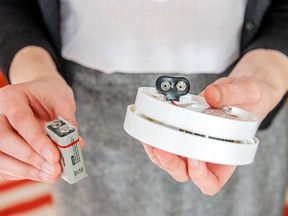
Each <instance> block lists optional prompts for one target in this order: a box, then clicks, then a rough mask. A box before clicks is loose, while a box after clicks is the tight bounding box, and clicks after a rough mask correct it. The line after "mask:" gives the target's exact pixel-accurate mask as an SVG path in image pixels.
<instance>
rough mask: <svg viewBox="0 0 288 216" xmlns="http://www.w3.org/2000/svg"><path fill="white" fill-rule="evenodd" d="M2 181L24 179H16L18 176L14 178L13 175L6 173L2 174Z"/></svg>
mask: <svg viewBox="0 0 288 216" xmlns="http://www.w3.org/2000/svg"><path fill="white" fill-rule="evenodd" d="M0 179H1V180H9V181H10V180H22V179H23V178H21V177H16V176H12V175H8V174H5V173H0Z"/></svg>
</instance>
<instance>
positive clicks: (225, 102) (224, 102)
mask: <svg viewBox="0 0 288 216" xmlns="http://www.w3.org/2000/svg"><path fill="white" fill-rule="evenodd" d="M204 97H205V99H206V101H207V103H208V104H209V105H210V106H212V107H215V108H222V107H224V106H239V107H241V106H245V105H247V104H251V103H255V102H257V100H259V98H260V90H259V86H258V84H257V82H255V81H253V80H248V79H242V80H240V79H239V80H234V81H232V82H230V83H214V84H211V85H209V86H208V87H207V88H206V89H205V91H204Z"/></svg>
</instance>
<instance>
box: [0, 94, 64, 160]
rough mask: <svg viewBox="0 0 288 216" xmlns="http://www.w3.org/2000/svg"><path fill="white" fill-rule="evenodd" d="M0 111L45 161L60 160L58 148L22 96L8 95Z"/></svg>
mask: <svg viewBox="0 0 288 216" xmlns="http://www.w3.org/2000/svg"><path fill="white" fill-rule="evenodd" d="M3 107H9V109H5V110H3ZM0 112H1V114H2V115H5V116H6V117H7V119H8V121H9V123H10V125H11V126H12V127H13V128H14V129H15V130H16V131H17V132H18V133H19V134H20V135H21V136H22V137H23V138H24V139H25V140H26V142H27V143H29V144H30V145H31V146H32V148H33V149H34V150H35V151H36V152H38V153H39V154H40V155H41V156H43V157H44V158H45V159H46V160H47V161H49V162H50V163H57V162H58V161H59V160H60V154H59V151H58V149H57V148H56V147H55V145H54V144H53V143H52V141H51V140H50V139H49V138H48V137H47V135H46V134H45V132H44V129H43V127H41V126H40V125H39V123H38V121H37V120H36V118H35V117H34V114H33V112H32V110H31V109H30V108H29V105H28V104H27V101H26V100H25V99H24V98H23V97H15V98H13V96H12V97H10V100H8V101H7V100H6V101H5V104H3V106H2V110H0Z"/></svg>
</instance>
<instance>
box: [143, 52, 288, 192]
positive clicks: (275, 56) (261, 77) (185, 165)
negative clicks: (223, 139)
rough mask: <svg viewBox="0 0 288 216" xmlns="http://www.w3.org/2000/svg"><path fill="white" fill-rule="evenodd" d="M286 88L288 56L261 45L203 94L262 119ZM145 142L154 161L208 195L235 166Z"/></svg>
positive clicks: (218, 104)
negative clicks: (197, 157) (184, 154)
mask: <svg viewBox="0 0 288 216" xmlns="http://www.w3.org/2000/svg"><path fill="white" fill-rule="evenodd" d="M287 89H288V59H287V57H286V56H284V55H283V54H282V53H279V52H277V51H272V50H262V49H259V50H253V51H250V52H248V53H247V54H245V55H244V56H243V57H242V59H241V60H240V61H239V63H238V64H237V65H236V67H235V68H234V69H233V71H232V72H231V74H230V75H229V77H225V78H221V79H218V80H216V81H215V82H214V83H212V84H211V85H209V86H208V87H207V88H206V89H205V90H204V91H203V92H202V93H201V94H202V95H204V96H205V99H206V101H207V102H208V103H209V105H210V106H212V107H215V108H222V107H224V106H236V107H239V108H242V109H244V110H247V111H249V112H251V113H253V114H255V115H256V116H258V118H259V121H260V122H261V121H262V120H263V119H264V118H265V116H266V115H267V114H268V113H269V112H270V111H271V110H272V109H273V108H274V107H275V106H276V105H277V104H278V103H279V101H280V100H281V98H282V97H283V95H284V94H285V93H286V92H287ZM143 145H144V149H145V151H146V153H147V154H148V156H149V158H150V160H151V161H152V162H153V163H155V164H156V165H158V166H159V167H160V168H161V169H163V170H165V171H166V172H167V173H168V174H170V175H171V176H172V177H173V178H174V179H175V180H177V181H179V182H186V181H190V180H192V181H193V182H194V183H195V184H196V185H197V186H198V187H199V189H200V190H201V191H202V192H203V193H204V194H207V195H215V194H216V193H218V192H219V191H220V190H221V188H222V187H223V186H224V185H225V183H226V182H227V181H228V180H229V178H230V177H231V176H232V174H233V172H234V171H235V169H236V166H230V165H219V164H212V163H207V162H203V161H198V160H194V159H188V158H183V157H181V156H178V155H174V154H171V153H168V152H165V151H163V150H160V149H157V148H154V147H152V146H150V145H147V144H143Z"/></svg>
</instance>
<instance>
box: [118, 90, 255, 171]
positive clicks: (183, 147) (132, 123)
mask: <svg viewBox="0 0 288 216" xmlns="http://www.w3.org/2000/svg"><path fill="white" fill-rule="evenodd" d="M258 126H259V122H258V119H257V117H256V116H255V115H253V114H251V113H249V112H247V111H245V110H243V109H240V108H237V107H233V106H228V107H224V108H222V109H215V108H211V107H210V106H209V105H208V104H207V102H206V101H205V99H204V98H203V97H201V96H197V95H192V94H186V95H184V96H181V97H180V99H179V102H178V103H177V105H173V104H172V103H171V102H170V101H166V99H165V96H164V95H162V94H160V93H158V91H157V90H156V89H155V88H153V87H140V88H139V89H138V92H137V96H136V101H135V104H134V105H130V106H128V107H127V112H126V117H125V121H124V129H125V131H126V132H127V133H128V134H129V135H131V136H132V137H134V138H136V139H137V140H139V141H141V142H143V143H146V144H148V145H151V146H154V147H156V148H159V149H162V150H164V151H167V152H170V153H173V154H176V155H179V156H183V157H187V158H193V159H197V160H201V161H206V162H211V163H216V164H226V165H247V164H250V163H252V162H253V160H254V157H255V155H256V151H257V148H258V145H259V140H258V139H257V138H256V137H255V134H256V131H257V129H258Z"/></svg>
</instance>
